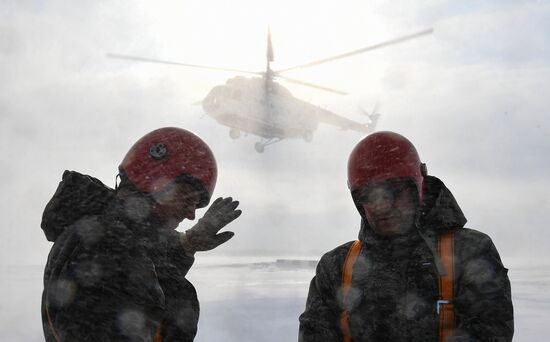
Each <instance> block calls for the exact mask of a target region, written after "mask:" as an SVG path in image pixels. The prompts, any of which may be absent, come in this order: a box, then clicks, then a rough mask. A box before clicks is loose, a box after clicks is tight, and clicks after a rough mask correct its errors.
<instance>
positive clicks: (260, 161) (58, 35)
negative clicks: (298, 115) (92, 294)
mask: <svg viewBox="0 0 550 342" xmlns="http://www.w3.org/2000/svg"><path fill="white" fill-rule="evenodd" d="M0 17H1V18H2V20H0V77H1V78H0V80H1V82H0V139H1V140H0V179H1V180H2V181H3V182H2V193H1V195H0V214H1V216H2V223H1V226H0V237H1V239H0V264H1V265H3V266H4V267H5V268H9V269H10V270H13V269H18V268H19V267H18V266H23V265H29V266H32V267H34V268H33V270H36V272H39V271H40V268H41V267H43V265H44V264H45V262H46V258H47V255H48V252H49V249H50V247H51V243H49V242H48V241H47V240H46V238H45V236H44V235H43V233H42V231H41V230H40V220H41V215H42V210H43V208H44V206H45V204H46V203H47V201H48V200H49V199H50V198H51V196H52V195H53V193H54V191H55V189H56V187H57V184H58V182H59V181H60V180H61V175H62V173H63V171H64V170H65V169H69V170H75V171H79V172H81V173H85V174H89V175H92V176H94V177H97V178H99V179H100V180H101V181H103V182H104V183H105V184H106V185H108V186H111V187H113V186H114V182H115V175H116V174H117V167H118V165H119V163H120V161H121V160H122V158H123V156H124V155H125V153H126V152H127V150H128V149H129V147H130V146H131V145H132V144H133V143H134V142H135V141H136V140H137V139H139V138H140V137H141V136H143V135H144V134H145V133H147V132H149V131H151V130H153V129H155V128H159V127H164V126H176V127H182V128H186V129H189V130H191V131H193V132H195V133H196V134H198V135H199V136H200V137H201V138H202V139H203V140H205V141H206V142H207V143H208V144H209V146H210V148H211V149H212V151H213V152H214V154H215V156H216V158H217V161H218V168H219V172H218V183H217V186H216V190H215V193H214V196H233V197H234V198H236V199H238V200H239V201H240V202H241V207H242V210H243V214H242V216H241V217H240V218H239V219H238V220H237V221H235V222H234V223H232V224H231V225H230V226H229V227H228V229H230V230H233V231H235V232H236V235H235V237H234V238H233V239H232V240H231V241H229V242H228V243H227V244H224V245H223V246H221V247H219V248H218V249H216V250H215V251H212V252H208V253H205V254H204V257H203V254H199V255H197V260H196V266H197V267H200V263H201V258H204V260H206V259H208V258H209V257H210V258H212V257H220V258H222V257H223V256H227V255H230V256H233V257H235V256H245V257H248V258H249V259H248V260H254V258H263V257H274V258H276V257H286V258H289V257H299V258H306V259H312V260H315V259H318V258H319V257H320V256H321V255H322V254H323V253H324V252H326V251H328V250H330V249H332V248H334V247H335V246H337V245H340V244H342V243H344V242H347V241H349V240H353V239H355V238H356V236H357V232H358V226H359V215H358V214H357V212H356V210H355V207H354V206H353V203H352V201H351V197H350V195H349V192H348V189H347V185H346V167H347V165H346V164H347V158H348V156H349V153H350V151H351V149H352V148H353V147H354V146H355V144H356V143H357V142H358V141H359V140H360V139H361V138H362V135H361V134H360V133H356V132H350V131H341V130H340V129H338V128H336V127H331V126H327V125H320V127H319V129H318V130H317V131H316V132H315V135H314V139H313V141H312V142H310V143H306V142H304V141H302V140H285V141H283V142H280V143H277V144H274V145H271V146H268V147H267V148H266V151H265V152H264V153H263V154H259V153H256V151H255V150H254V143H255V142H256V141H258V140H259V138H258V137H255V136H252V135H249V136H244V137H241V138H240V139H238V140H232V139H231V138H230V137H229V134H228V133H229V128H227V127H225V126H221V125H219V124H218V123H217V122H216V121H215V120H214V119H212V118H210V117H208V116H206V115H204V114H203V112H202V108H201V107H200V106H197V105H193V103H195V102H197V101H200V100H202V99H203V98H204V97H205V96H206V94H207V93H208V91H209V90H210V89H211V88H212V87H214V86H215V85H219V84H223V83H224V82H225V80H226V79H228V78H230V77H233V76H235V75H236V74H235V73H230V72H216V71H206V70H200V69H190V68H185V67H176V66H168V65H160V64H147V63H138V62H132V61H123V60H116V59H109V58H106V57H105V54H106V53H119V54H127V55H135V56H142V57H149V58H157V59H163V60H172V61H179V62H184V63H192V64H203V65H213V66H220V67H227V68H237V69H245V70H258V71H263V69H264V67H265V50H266V34H267V27H268V25H269V26H270V28H271V33H272V41H273V47H274V52H275V62H274V63H273V65H272V67H273V69H275V70H277V69H281V68H285V67H289V66H293V65H297V64H302V63H305V62H309V61H311V60H316V59H320V58H324V57H327V56H332V55H336V54H339V53H343V52H347V51H350V50H355V49H358V48H361V47H364V46H367V45H371V44H376V43H379V42H382V41H385V40H388V39H392V38H395V37H397V36H401V35H406V34H410V33H414V32H417V31H420V30H423V29H427V28H430V27H432V28H434V33H433V34H432V35H429V36H424V37H422V38H419V39H416V40H412V41H409V42H405V43H402V44H399V45H395V46H391V47H387V48H384V49H380V50H376V51H372V52H368V53H365V54H362V55H357V56H354V57H351V58H348V59H343V60H339V61H336V62H331V63H328V64H324V65H319V66H316V67H312V68H308V69H304V70H302V71H292V72H289V73H287V74H285V75H286V76H289V77H293V78H298V79H300V80H303V81H307V82H312V83H317V84H321V85H325V86H328V87H332V88H336V89H341V90H345V91H348V92H350V94H349V95H347V96H338V95H332V94H328V93H324V92H320V91H317V90H314V89H308V88H303V87H300V86H299V85H293V84H288V83H284V82H282V81H281V84H282V85H283V86H285V87H286V88H288V89H289V90H290V91H291V92H292V93H293V94H294V96H296V97H298V98H300V99H303V100H306V101H308V102H310V103H313V104H315V105H320V106H322V107H324V108H327V109H330V110H332V111H333V112H335V113H338V114H340V115H343V116H345V117H347V118H350V119H353V120H357V121H359V122H367V121H368V119H367V118H366V117H365V116H364V115H362V114H361V113H360V111H359V110H358V106H362V107H363V108H364V109H366V110H368V111H370V110H371V109H372V108H373V106H374V104H375V103H376V102H377V101H379V102H380V104H381V108H380V112H381V114H382V117H381V118H380V121H379V125H378V129H379V130H393V131H396V132H399V133H401V134H403V135H405V136H407V137H408V138H409V139H410V140H411V141H412V142H413V143H414V144H415V145H416V147H417V149H418V151H419V154H420V157H421V159H422V160H423V161H424V162H426V163H427V166H428V172H429V173H430V174H432V175H435V176H437V177H440V178H441V179H442V180H443V181H444V182H445V183H446V185H447V186H448V187H449V188H450V189H451V191H452V192H453V194H454V195H455V197H456V199H457V201H458V202H459V204H460V205H461V207H462V209H463V211H464V213H465V215H466V217H467V218H468V224H467V227H470V228H475V229H478V230H481V231H482V232H485V233H487V234H489V235H490V236H491V237H492V239H493V241H494V242H495V244H496V246H497V248H498V249H499V252H500V254H501V257H502V259H503V261H504V263H505V265H506V266H509V265H514V264H520V261H521V264H523V265H525V264H529V265H534V266H537V265H547V264H548V260H547V259H549V256H550V254H549V253H550V252H548V243H549V240H550V239H549V238H550V231H549V230H548V228H547V226H548V224H547V222H548V220H549V219H550V214H549V212H550V203H549V200H548V196H547V192H548V191H549V190H550V180H549V177H548V171H549V169H550V168H549V166H550V165H549V164H550V160H549V157H548V152H547V151H548V150H549V149H550V139H549V138H550V122H549V121H550V117H549V115H548V106H549V104H550V99H549V83H550V82H549V79H550V45H549V44H548V41H549V40H550V37H549V36H550V4H548V3H547V2H544V1H541V2H538V1H484V2H482V3H481V2H480V3H477V2H476V3H475V4H474V3H473V2H471V3H469V5H465V4H463V3H462V2H458V1H443V0H438V1H435V0H434V1H423V2H422V3H421V4H419V3H415V4H414V5H413V3H412V2H409V1H393V2H391V3H389V2H387V1H338V2H336V1H325V2H319V1H300V2H297V3H294V2H291V1H276V2H265V1H253V0H248V1H246V0H236V1H231V2H224V1H214V0H201V1H198V0H197V1H155V2H153V1H132V2H128V1H95V2H74V1H55V0H54V1H30V0H29V1H16V0H11V1H10V0H7V1H2V2H0ZM203 212H204V210H201V211H199V212H198V213H197V216H198V217H200V216H201V215H202V213H203ZM191 225H192V223H190V222H185V221H184V222H183V223H182V224H181V225H180V227H179V228H178V229H180V230H185V229H188V228H189V227H190V226H191ZM512 271H513V269H512ZM512 271H511V272H512ZM14 272H15V271H14ZM37 274H38V273H37ZM191 276H192V274H191ZM22 277H23V279H27V280H29V279H32V281H33V282H34V281H36V282H38V283H39V282H40V281H41V280H40V277H31V278H25V276H24V275H22ZM310 277H311V275H310V274H309V273H308V274H307V277H303V278H304V279H305V278H307V279H309V278H310ZM17 279H20V278H17ZM545 284H546V283H545ZM195 285H197V284H195ZM13 286H14V285H13V283H7V282H6V283H4V284H2V289H4V290H3V291H4V293H2V297H3V299H4V297H6V298H7V297H9V296H10V292H9V291H10V290H13V289H14V287H13ZM33 286H35V287H36V288H40V286H41V284H35V283H33ZM204 286H206V285H204ZM303 287H304V288H303V291H302V292H303V293H307V283H305V285H303ZM197 288H198V290H199V296H200V293H201V291H200V287H199V285H197ZM5 289H8V293H6V290H5ZM514 289H515V288H514V282H512V290H513V291H514ZM546 289H548V287H546ZM29 295H32V296H38V297H39V295H40V294H39V293H38V294H36V293H35V292H33V293H32V294H29ZM32 300H33V301H34V302H36V300H37V299H36V298H33V299H32ZM303 300H304V301H305V298H303ZM38 301H39V298H38ZM34 302H33V303H34ZM299 304H300V306H301V307H303V302H302V303H299ZM6 308H7V307H6ZM32 310H36V312H33V314H36V315H38V314H39V307H33V308H32ZM549 310H550V309H549ZM2 311H3V312H2V315H3V316H8V315H9V312H8V310H7V309H4V308H3V309H2ZM548 312H550V311H546V314H547V313H548ZM516 314H517V312H516ZM202 317H203V315H201V319H202ZM33 319H34V317H33ZM292 319H293V320H296V319H297V317H292ZM32 324H40V323H39V321H36V322H34V321H33V322H32ZM2 328H3V329H8V328H7V327H2ZM203 340H207V339H203ZM213 340H215V339H213Z"/></svg>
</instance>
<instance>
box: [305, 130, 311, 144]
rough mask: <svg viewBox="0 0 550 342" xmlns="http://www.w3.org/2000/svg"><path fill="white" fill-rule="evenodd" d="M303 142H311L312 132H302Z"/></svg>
mask: <svg viewBox="0 0 550 342" xmlns="http://www.w3.org/2000/svg"><path fill="white" fill-rule="evenodd" d="M304 140H305V141H306V142H310V141H311V140H313V132H312V131H305V132H304Z"/></svg>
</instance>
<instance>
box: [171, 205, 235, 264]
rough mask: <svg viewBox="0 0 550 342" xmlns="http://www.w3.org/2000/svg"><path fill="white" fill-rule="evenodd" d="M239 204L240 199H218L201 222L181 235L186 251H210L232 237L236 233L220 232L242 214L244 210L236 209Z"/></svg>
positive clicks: (188, 252) (191, 252)
mask: <svg viewBox="0 0 550 342" xmlns="http://www.w3.org/2000/svg"><path fill="white" fill-rule="evenodd" d="M238 205H239V201H233V199H232V198H231V197H227V198H222V197H219V198H218V199H216V200H215V201H214V203H212V204H211V205H210V208H208V210H207V211H206V213H205V214H204V216H203V217H202V218H201V219H200V220H199V222H197V224H196V225H194V226H193V227H192V228H191V229H188V230H186V231H185V233H184V234H181V235H180V241H181V243H182V245H183V247H184V249H185V251H186V253H187V254H193V253H195V252H197V251H209V250H211V249H214V248H216V247H218V246H219V245H221V244H222V243H224V242H226V241H227V240H229V239H231V238H232V237H233V235H235V233H233V232H230V231H227V232H223V233H220V234H218V232H219V231H220V229H222V228H223V227H225V226H226V225H227V224H228V223H230V222H231V221H233V220H234V219H236V218H237V217H239V216H240V215H241V213H242V211H241V210H236V208H237V206H238Z"/></svg>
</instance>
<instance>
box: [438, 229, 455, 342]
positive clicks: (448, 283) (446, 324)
mask: <svg viewBox="0 0 550 342" xmlns="http://www.w3.org/2000/svg"><path fill="white" fill-rule="evenodd" d="M437 251H438V252H439V258H440V259H441V262H442V264H443V266H444V267H445V271H446V272H447V273H446V274H445V275H441V276H439V300H438V301H437V313H438V314H439V341H440V342H443V341H445V340H446V339H447V338H449V337H450V336H451V335H452V334H453V330H454V328H455V311H454V305H453V297H454V267H455V265H454V238H453V231H452V230H449V231H447V232H444V233H442V234H441V235H440V236H439V242H438V245H437Z"/></svg>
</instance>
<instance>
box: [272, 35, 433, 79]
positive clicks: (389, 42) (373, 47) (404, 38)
mask: <svg viewBox="0 0 550 342" xmlns="http://www.w3.org/2000/svg"><path fill="white" fill-rule="evenodd" d="M432 32H433V29H432V28H430V29H427V30H424V31H420V32H417V33H413V34H409V35H406V36H402V37H398V38H394V39H391V40H387V41H385V42H382V43H378V44H375V45H370V46H367V47H364V48H361V49H358V50H353V51H350V52H346V53H342V54H339V55H336V56H332V57H327V58H323V59H320V60H317V61H313V62H309V63H305V64H301V65H297V66H293V67H290V68H286V69H281V70H277V71H276V72H277V73H282V72H287V71H290V70H295V69H303V68H308V67H311V66H314V65H318V64H322V63H326V62H330V61H334V60H337V59H342V58H346V57H350V56H353V55H357V54H360V53H363V52H367V51H372V50H376V49H380V48H383V47H386V46H390V45H394V44H398V43H402V42H404V41H407V40H411V39H414V38H418V37H420V36H424V35H427V34H431V33H432Z"/></svg>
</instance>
